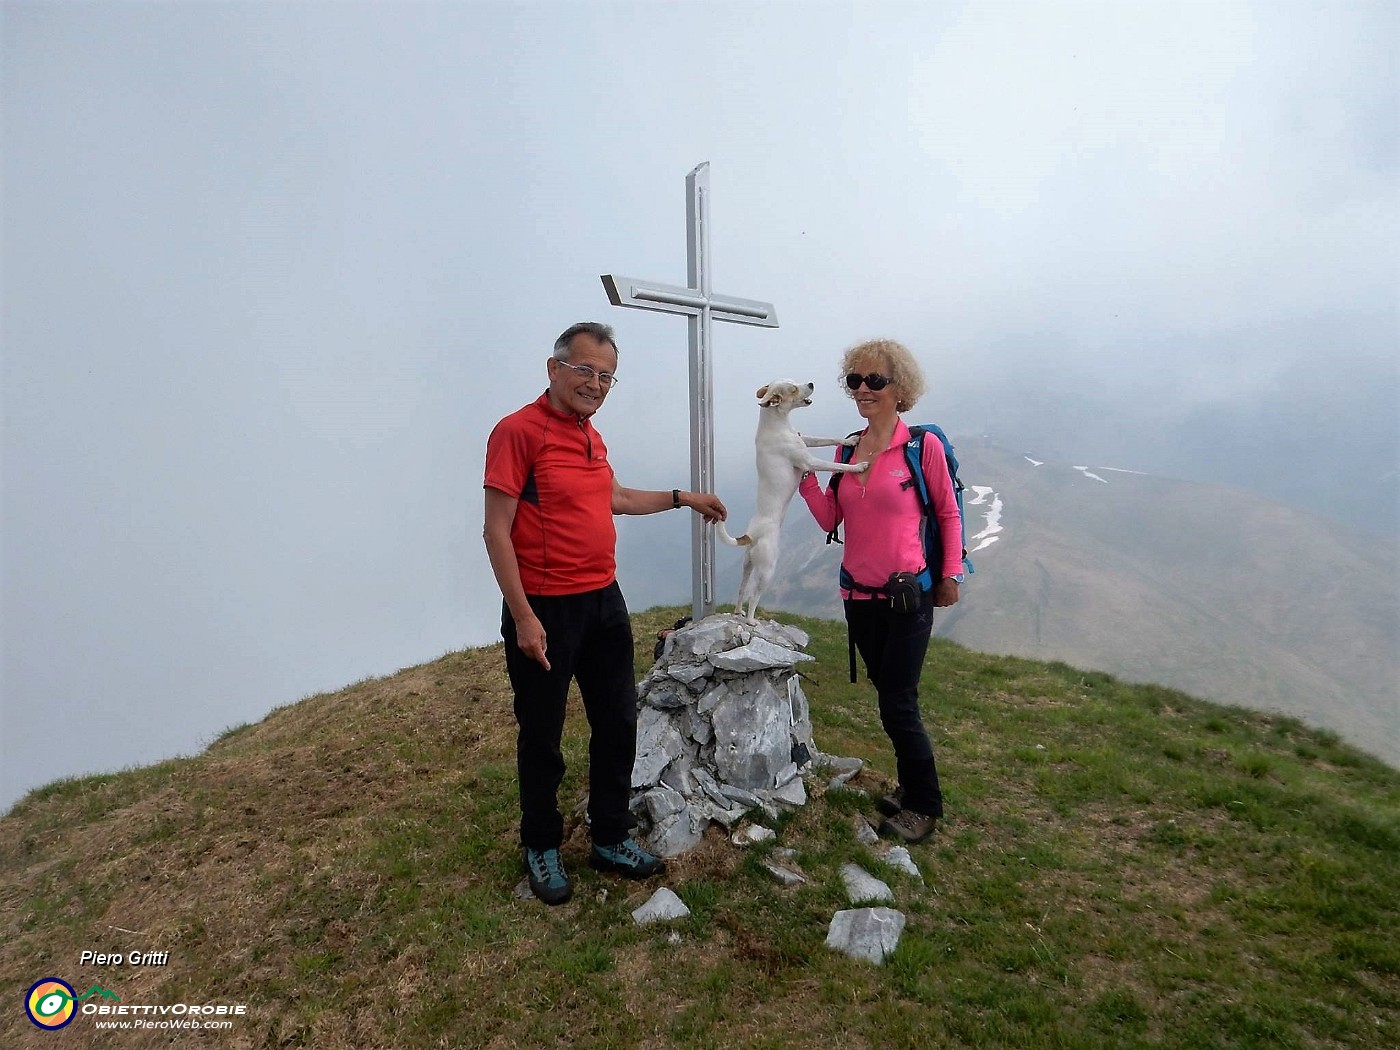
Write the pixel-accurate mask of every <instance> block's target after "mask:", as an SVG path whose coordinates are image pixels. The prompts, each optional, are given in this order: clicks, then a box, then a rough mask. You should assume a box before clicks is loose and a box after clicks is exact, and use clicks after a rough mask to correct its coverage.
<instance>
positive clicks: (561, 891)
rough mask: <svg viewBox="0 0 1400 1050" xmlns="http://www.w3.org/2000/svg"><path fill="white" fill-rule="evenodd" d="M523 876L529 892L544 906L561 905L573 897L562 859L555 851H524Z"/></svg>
mask: <svg viewBox="0 0 1400 1050" xmlns="http://www.w3.org/2000/svg"><path fill="white" fill-rule="evenodd" d="M525 874H526V875H527V876H529V879H530V892H531V893H533V894H534V895H535V896H536V897H538V898H539V899H540V900H542V901H544V902H545V903H546V904H563V903H564V902H565V901H566V900H568V899H569V898H570V897H572V896H573V895H574V886H573V883H571V882H570V881H569V876H568V875H567V874H565V872H564V859H563V858H562V857H560V856H559V851H558V850H557V849H528V848H527V849H526V850H525Z"/></svg>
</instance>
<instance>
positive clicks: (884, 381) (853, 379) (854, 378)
mask: <svg viewBox="0 0 1400 1050" xmlns="http://www.w3.org/2000/svg"><path fill="white" fill-rule="evenodd" d="M893 382H894V380H893V379H891V378H890V377H889V376H882V375H881V374H880V373H879V372H871V373H870V374H869V375H868V376H862V375H857V374H856V373H855V372H852V373H851V374H850V375H848V376H847V377H846V385H847V386H848V387H850V388H851V389H852V390H859V389H860V385H861V384H862V383H864V384H865V385H866V386H867V387H869V388H870V389H871V390H884V389H885V387H887V386H889V385H890V384H891V383H893Z"/></svg>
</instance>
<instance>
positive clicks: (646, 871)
mask: <svg viewBox="0 0 1400 1050" xmlns="http://www.w3.org/2000/svg"><path fill="white" fill-rule="evenodd" d="M588 863H589V864H591V865H593V867H595V868H597V869H598V870H599V871H615V872H617V873H618V874H619V875H621V876H623V877H625V878H629V879H646V878H650V877H651V876H653V875H664V874H665V872H666V862H665V861H664V860H662V859H661V858H660V857H658V856H656V855H655V854H652V853H648V852H647V851H646V849H644V848H643V847H642V845H641V844H640V843H638V842H637V840H636V839H634V838H626V839H623V840H622V841H621V842H619V843H618V844H617V845H615V846H600V845H598V844H597V843H596V842H595V843H594V844H593V853H592V855H591V856H589V858H588Z"/></svg>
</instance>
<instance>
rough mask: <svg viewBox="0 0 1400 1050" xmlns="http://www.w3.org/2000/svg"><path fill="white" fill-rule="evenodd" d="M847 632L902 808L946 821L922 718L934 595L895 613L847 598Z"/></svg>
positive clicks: (881, 603)
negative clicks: (871, 689) (861, 664)
mask: <svg viewBox="0 0 1400 1050" xmlns="http://www.w3.org/2000/svg"><path fill="white" fill-rule="evenodd" d="M845 606H846V628H847V630H849V631H850V632H851V640H852V641H853V642H855V646H856V650H857V651H858V652H859V653H860V656H861V659H862V660H863V661H865V673H866V675H867V676H868V677H869V678H870V682H871V684H872V685H874V686H875V692H876V694H877V695H878V696H879V700H880V723H881V724H882V725H883V726H884V727H885V734H886V735H887V736H888V737H889V738H890V743H891V744H893V745H894V757H895V764H896V767H897V768H898V770H899V784H900V787H902V788H903V789H904V808H905V809H912V810H914V812H916V813H924V814H927V815H929V816H934V817H941V816H943V791H942V789H941V788H940V787H939V785H938V766H937V763H936V762H935V761H934V757H933V745H932V744H930V743H929V738H928V733H927V732H926V731H925V729H924V723H923V718H922V716H921V715H920V713H919V675H920V674H922V673H923V669H924V656H925V654H927V652H928V640H929V635H930V634H931V633H932V632H933V592H932V591H925V592H924V594H923V598H922V600H921V601H920V603H919V608H918V609H917V610H916V611H914V612H912V613H897V612H895V611H894V610H893V609H891V608H890V603H889V601H888V600H885V599H881V598H852V599H847V600H846V602H845Z"/></svg>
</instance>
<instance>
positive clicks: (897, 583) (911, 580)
mask: <svg viewBox="0 0 1400 1050" xmlns="http://www.w3.org/2000/svg"><path fill="white" fill-rule="evenodd" d="M884 590H885V593H886V594H888V595H889V596H890V608H891V609H893V610H894V611H895V612H897V613H913V612H918V611H919V604H920V602H921V601H922V599H923V596H924V589H923V588H922V587H920V586H919V577H918V576H916V575H915V574H914V573H912V572H892V573H890V578H889V579H888V580H886V581H885V587H884Z"/></svg>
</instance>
